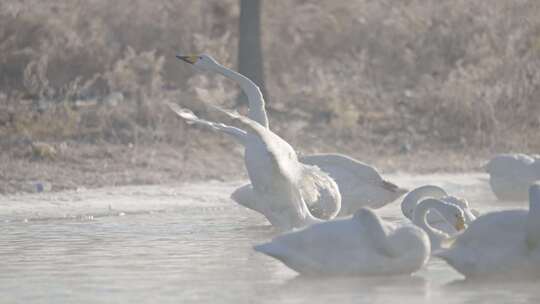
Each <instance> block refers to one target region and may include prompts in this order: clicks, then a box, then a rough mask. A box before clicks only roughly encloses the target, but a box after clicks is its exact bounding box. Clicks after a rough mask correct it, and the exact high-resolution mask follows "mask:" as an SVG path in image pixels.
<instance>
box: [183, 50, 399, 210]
mask: <svg viewBox="0 0 540 304" xmlns="http://www.w3.org/2000/svg"><path fill="white" fill-rule="evenodd" d="M177 58H178V59H180V60H182V61H185V62H187V63H189V64H192V65H193V66H194V67H196V68H197V69H201V70H208V71H213V72H217V73H219V74H221V75H223V76H225V77H227V78H229V79H231V80H233V81H235V82H236V83H238V84H239V85H240V87H241V89H242V90H243V92H244V93H245V94H246V96H247V98H248V102H249V109H248V113H247V117H248V118H250V119H252V120H254V121H256V122H258V123H259V124H261V125H262V126H263V127H265V128H267V129H269V122H268V116H267V113H266V110H265V101H264V97H263V95H262V93H261V90H260V89H259V87H258V86H257V85H256V84H255V83H254V82H253V81H251V80H250V79H249V78H247V77H245V76H244V75H242V74H240V73H238V72H235V71H233V70H231V69H228V68H226V67H224V66H223V65H221V64H219V63H218V62H217V61H216V60H214V59H213V58H212V57H211V56H208V55H196V56H184V55H177ZM299 160H300V162H302V163H304V164H307V165H313V166H317V167H319V168H320V169H321V170H323V171H324V172H326V173H327V174H328V175H330V177H332V178H333V179H334V181H335V182H336V183H337V185H338V187H339V191H340V193H341V198H342V202H341V211H340V213H339V215H340V216H342V215H350V214H353V213H354V212H355V211H357V210H358V209H359V208H362V207H371V208H380V207H382V206H384V205H386V204H388V203H390V202H393V201H394V200H396V199H397V198H398V197H400V196H401V195H403V194H405V193H406V192H407V190H406V189H403V188H400V187H398V186H396V185H395V184H393V183H391V182H388V181H386V180H384V179H383V178H382V177H381V175H380V174H379V173H378V172H377V170H376V169H375V168H374V167H371V166H369V165H367V164H364V163H362V162H359V161H357V160H355V159H353V158H350V157H348V156H345V155H341V154H337V153H328V154H312V155H304V156H300V157H299ZM231 197H232V199H233V200H235V201H236V202H237V203H239V204H241V205H243V206H245V207H247V208H250V209H253V210H257V208H258V206H257V205H258V204H257V202H256V195H254V193H253V187H252V185H250V184H247V185H244V186H242V187H240V188H238V189H236V190H235V191H234V193H233V194H232V195H231Z"/></svg>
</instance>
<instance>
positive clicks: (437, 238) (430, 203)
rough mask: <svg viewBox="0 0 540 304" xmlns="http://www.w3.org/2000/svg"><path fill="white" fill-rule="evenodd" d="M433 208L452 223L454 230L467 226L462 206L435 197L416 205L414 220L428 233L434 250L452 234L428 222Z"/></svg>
mask: <svg viewBox="0 0 540 304" xmlns="http://www.w3.org/2000/svg"><path fill="white" fill-rule="evenodd" d="M431 210H435V211H437V212H438V213H439V214H440V215H441V216H442V217H443V218H444V219H445V220H446V221H447V222H448V224H452V225H453V227H454V229H455V230H454V232H458V231H461V230H463V229H464V228H465V218H464V216H463V211H462V210H461V208H459V207H458V206H456V205H454V204H451V203H447V202H445V201H442V200H439V199H435V198H426V199H424V200H422V201H421V202H420V203H419V204H418V205H417V206H416V208H415V209H414V215H413V219H412V221H413V223H414V224H415V225H416V226H418V227H420V228H422V229H423V230H424V231H425V232H426V233H427V235H428V236H429V241H430V243H431V250H432V251H433V250H436V249H439V248H441V244H442V243H443V242H444V241H446V240H447V239H449V238H450V236H451V235H450V234H449V233H446V232H444V231H442V230H439V229H436V228H434V227H433V226H432V225H430V224H429V223H428V220H427V215H428V212H429V211H431Z"/></svg>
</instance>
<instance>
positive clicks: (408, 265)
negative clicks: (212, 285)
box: [254, 208, 430, 276]
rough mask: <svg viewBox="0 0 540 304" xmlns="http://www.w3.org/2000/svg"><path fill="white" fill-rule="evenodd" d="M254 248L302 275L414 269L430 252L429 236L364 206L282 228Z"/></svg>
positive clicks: (403, 272)
mask: <svg viewBox="0 0 540 304" xmlns="http://www.w3.org/2000/svg"><path fill="white" fill-rule="evenodd" d="M254 249H255V250H256V251H259V252H261V253H264V254H266V255H269V256H271V257H273V258H276V259H278V260H280V261H281V262H283V263H284V264H285V265H287V266H288V267H290V268H292V269H293V270H295V271H297V272H298V273H301V274H307V275H316V274H318V275H363V276H368V275H398V274H410V273H412V272H415V271H417V270H419V269H420V268H421V267H422V266H423V265H424V264H425V263H426V262H427V260H428V258H429V256H430V246H429V238H428V236H427V235H426V233H425V232H424V231H422V230H421V229H419V228H418V227H415V226H413V225H407V224H405V225H397V224H394V223H390V222H386V221H384V220H382V219H381V218H379V217H378V216H377V214H375V212H373V211H371V210H370V209H365V208H363V209H360V210H359V211H357V212H356V213H355V214H354V215H353V216H351V217H347V218H342V219H336V220H331V221H327V222H324V223H319V224H315V225H312V226H309V227H306V228H304V229H302V230H297V231H293V232H289V233H285V234H283V235H280V236H278V237H276V238H274V239H273V240H272V241H271V242H269V243H266V244H262V245H257V246H255V247H254Z"/></svg>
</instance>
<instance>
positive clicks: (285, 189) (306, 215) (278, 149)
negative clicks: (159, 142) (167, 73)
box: [169, 104, 341, 230]
mask: <svg viewBox="0 0 540 304" xmlns="http://www.w3.org/2000/svg"><path fill="white" fill-rule="evenodd" d="M169 107H170V108H171V109H172V110H173V111H174V112H175V113H176V114H177V115H178V116H180V117H182V118H183V119H185V120H186V121H188V122H190V123H196V124H199V125H203V126H206V127H210V128H212V129H214V130H218V131H220V132H223V133H225V134H228V135H231V136H232V137H233V138H235V139H236V140H237V141H238V142H240V143H241V144H243V145H244V146H245V148H246V155H245V162H246V168H247V170H248V175H249V177H250V180H251V182H252V185H253V193H254V194H255V195H256V197H257V200H256V202H257V205H256V210H257V211H259V212H260V213H262V214H263V215H264V216H265V217H266V218H267V219H268V221H269V222H270V223H271V224H272V225H274V226H276V227H278V228H280V229H283V230H288V229H292V228H299V227H303V226H306V225H309V224H313V223H317V222H320V221H321V219H320V218H317V217H315V216H313V214H312V212H311V211H310V209H311V210H314V212H315V213H317V214H318V215H320V216H321V218H325V219H330V218H333V217H335V216H336V214H337V213H338V212H339V208H340V206H341V196H340V194H339V189H338V187H337V185H336V184H335V182H334V181H333V180H332V178H330V177H329V176H328V175H327V174H325V173H324V172H322V171H320V170H319V168H317V167H314V166H308V165H304V164H302V163H300V162H299V161H298V158H297V155H296V152H295V151H294V149H293V148H292V147H291V146H290V145H289V144H288V143H287V142H286V141H285V140H283V139H282V138H280V137H279V136H278V135H276V134H274V133H273V132H272V131H270V130H268V129H267V128H264V127H262V126H261V125H260V124H258V123H257V122H255V121H253V120H251V119H249V118H247V117H244V116H241V115H239V114H235V113H231V112H228V111H225V110H222V109H219V108H216V109H218V110H219V111H221V112H222V113H224V114H226V115H227V116H228V117H229V118H231V119H233V120H234V121H235V122H236V123H238V124H240V125H241V126H242V129H241V128H237V127H233V126H228V125H225V124H222V123H214V122H211V121H207V120H204V119H200V118H198V117H197V116H195V114H194V113H193V112H191V111H190V110H188V109H183V108H180V107H179V106H177V105H175V104H169ZM306 198H310V202H311V203H312V204H311V205H309V206H308V205H306ZM314 198H318V199H314ZM308 207H309V209H308Z"/></svg>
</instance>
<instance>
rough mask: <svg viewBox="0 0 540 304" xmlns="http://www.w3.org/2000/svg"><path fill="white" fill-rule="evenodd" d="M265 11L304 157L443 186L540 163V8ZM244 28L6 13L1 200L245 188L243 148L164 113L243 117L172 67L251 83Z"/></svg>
mask: <svg viewBox="0 0 540 304" xmlns="http://www.w3.org/2000/svg"><path fill="white" fill-rule="evenodd" d="M259 3H260V20H257V18H255V19H253V20H251V22H260V41H261V50H262V52H261V54H262V55H261V58H262V64H263V67H264V68H263V72H264V90H265V92H266V96H265V98H266V101H267V109H268V111H269V118H270V125H271V128H272V129H273V130H274V131H275V132H276V133H277V134H279V135H280V136H282V137H283V138H285V139H286V140H287V141H289V143H291V144H292V145H293V146H294V147H295V148H296V149H297V150H298V151H299V152H301V153H314V152H340V153H344V154H348V155H350V156H353V157H355V158H357V159H359V160H361V161H364V162H367V163H370V164H374V165H376V166H378V167H379V168H380V169H382V170H383V171H398V170H403V171H412V172H432V171H471V170H476V171H477V170H481V166H482V165H483V162H484V161H486V160H487V159H488V158H489V157H491V156H493V155H494V154H495V153H500V152H524V153H533V152H536V153H538V151H540V132H539V130H540V3H539V2H538V1H536V0H514V1H507V0H476V1H466V0H451V1H450V0H404V1H391V0H354V1H352V0H350V1H322V0H319V1H303V0H296V1H284V0H273V1H268V0H267V1H260V2H259ZM244 9H245V8H244ZM240 15H241V5H240V1H239V0H219V1H187V0H160V1H142V0H116V1H105V0H88V1H52V0H44V1H39V2H36V1H24V0H19V1H17V0H7V1H2V2H0V150H1V151H2V152H1V153H0V193H12V192H19V191H33V190H32V189H34V187H33V186H28V185H29V184H31V185H33V184H34V182H35V181H40V182H43V183H45V184H46V185H49V186H48V187H45V188H48V189H53V190H61V189H76V188H79V187H95V186H107V185H112V186H114V185H123V184H152V183H164V182H178V181H180V182H181V181H186V180H208V179H224V178H229V177H236V178H238V179H242V178H245V170H244V168H243V158H242V154H243V149H242V148H241V147H239V146H238V145H236V144H235V143H234V142H233V141H232V140H230V139H229V138H226V137H224V136H222V135H221V134H216V133H213V132H211V131H208V130H204V129H200V128H196V127H193V126H188V125H186V124H185V123H183V122H182V121H179V120H178V119H177V118H176V117H175V116H174V115H173V114H171V113H170V111H169V110H168V108H167V107H166V106H165V105H164V102H175V103H179V104H181V105H184V106H186V107H189V108H192V109H194V110H195V111H196V112H197V113H198V114H200V115H201V116H203V117H207V114H208V113H206V111H205V109H204V107H203V105H202V101H205V102H210V103H215V104H220V105H223V106H225V107H228V108H235V109H239V110H240V111H245V103H243V102H242V100H243V99H242V98H241V97H239V89H238V87H237V85H236V84H235V83H234V82H232V81H230V80H227V79H225V78H224V77H222V76H219V75H216V74H213V73H208V72H200V71H196V70H194V69H193V68H192V67H191V66H189V65H188V64H186V63H183V62H180V61H178V60H177V59H175V57H174V55H175V54H176V53H178V52H181V53H207V54H209V55H211V56H212V57H214V58H215V59H216V60H217V61H219V62H220V63H222V64H223V65H225V66H226V67H228V68H232V69H235V70H238V64H239V62H238V61H239V60H238V58H239V56H238V54H239V48H238V45H239V33H240V31H239V28H240ZM248 16H251V17H253V16H256V15H253V14H248ZM248 51H249V50H248ZM248 54H249V53H248ZM245 56H248V55H242V56H240V58H244V57H245ZM240 61H242V60H240ZM261 84H262V83H261ZM210 117H211V116H210Z"/></svg>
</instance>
